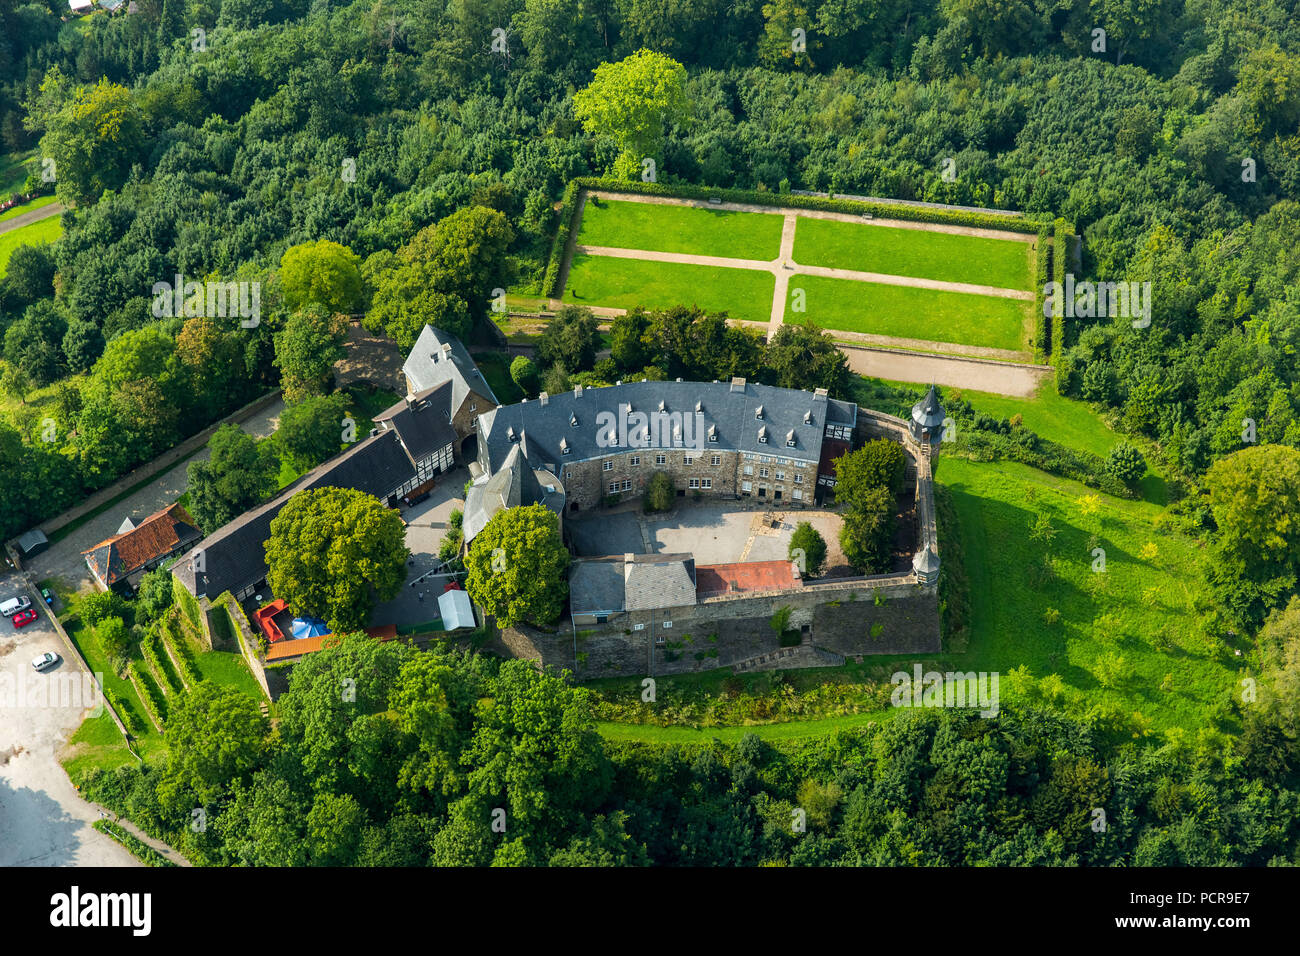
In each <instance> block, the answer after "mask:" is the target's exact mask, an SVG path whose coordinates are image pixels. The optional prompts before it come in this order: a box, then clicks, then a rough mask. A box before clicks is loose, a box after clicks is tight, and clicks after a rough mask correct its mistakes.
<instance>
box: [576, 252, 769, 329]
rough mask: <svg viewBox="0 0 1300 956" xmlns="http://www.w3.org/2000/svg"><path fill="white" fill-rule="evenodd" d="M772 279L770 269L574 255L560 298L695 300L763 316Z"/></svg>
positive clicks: (631, 303) (626, 303) (627, 303)
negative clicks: (728, 267)
mask: <svg viewBox="0 0 1300 956" xmlns="http://www.w3.org/2000/svg"><path fill="white" fill-rule="evenodd" d="M775 285H776V280H775V278H774V277H773V276H772V274H771V273H770V272H759V271H757V270H752V269H724V268H714V267H712V266H696V265H680V264H678V263H671V262H646V261H644V260H641V259H613V258H610V257H608V256H588V255H577V256H574V258H573V265H572V267H571V268H570V269H569V281H568V285H567V286H566V287H565V290H564V301H565V302H573V303H576V304H578V305H603V306H609V307H612V308H623V309H632V308H635V307H636V306H638V305H640V306H644V307H646V308H647V309H666V308H671V307H672V306H675V305H697V306H699V307H700V308H702V309H706V310H708V311H710V312H722V311H726V312H727V313H728V314H729V315H730V316H731V318H733V319H746V320H748V321H751V322H767V321H768V320H769V319H770V318H771V317H772V293H773V291H774V289H775Z"/></svg>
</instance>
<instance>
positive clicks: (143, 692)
mask: <svg viewBox="0 0 1300 956" xmlns="http://www.w3.org/2000/svg"><path fill="white" fill-rule="evenodd" d="M126 668H127V670H128V671H129V672H130V673H131V682H132V683H133V684H135V689H136V691H137V692H138V693H139V695H140V703H142V704H144V709H145V710H147V711H148V712H149V717H150V719H151V720H153V723H154V726H155V727H157V728H158V729H159V730H160V731H161V730H163V729H164V726H165V722H164V721H163V714H164V713H166V710H167V705H166V704H165V703H164V702H163V699H162V697H161V696H160V692H159V690H158V688H157V686H156V685H155V684H154V682H153V680H152V679H151V678H150V677H149V675H148V674H146V673H145V671H144V668H143V667H141V666H140V662H139V661H131V662H130V663H128V664H127V665H126Z"/></svg>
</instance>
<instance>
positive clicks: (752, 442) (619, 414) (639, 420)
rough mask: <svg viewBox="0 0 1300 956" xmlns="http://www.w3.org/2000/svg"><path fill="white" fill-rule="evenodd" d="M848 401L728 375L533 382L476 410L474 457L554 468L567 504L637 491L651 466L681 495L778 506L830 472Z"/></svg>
mask: <svg viewBox="0 0 1300 956" xmlns="http://www.w3.org/2000/svg"><path fill="white" fill-rule="evenodd" d="M856 423H857V406H856V405H854V404H852V403H849V402H841V401H837V400H835V399H831V398H829V397H828V396H827V394H826V391H825V389H818V390H816V391H815V392H805V391H800V390H797V389H787V388H776V387H773V386H769V385H755V384H750V383H748V382H746V381H745V380H744V379H743V378H737V379H733V380H732V381H731V382H711V383H710V382H681V381H678V382H650V381H646V382H629V383H620V384H618V385H613V386H607V387H604V388H583V387H581V386H579V387H577V388H574V389H573V391H572V392H565V393H563V394H561V395H547V394H546V393H545V392H543V393H542V394H541V395H540V396H539V397H538V399H537V400H536V401H532V402H529V401H524V402H520V403H519V404H517V405H506V406H501V407H498V408H495V409H493V410H491V411H488V412H486V413H484V414H482V415H480V416H479V424H478V433H479V441H478V466H479V469H480V471H481V472H482V473H483V474H487V475H491V474H494V473H496V472H497V471H498V470H500V469H501V468H503V467H504V466H505V463H506V460H507V458H509V457H510V456H511V455H512V454H513V453H514V450H515V449H518V454H519V455H521V456H522V457H523V458H524V459H525V460H527V462H528V463H529V465H531V466H532V467H533V468H535V469H543V470H545V471H548V472H550V473H551V474H554V475H556V476H557V477H559V478H560V479H561V480H562V481H563V483H564V488H565V496H566V497H565V503H566V506H567V508H568V510H569V511H570V512H576V511H581V510H590V509H591V508H594V507H596V506H598V505H600V504H602V503H607V502H611V501H617V500H619V499H620V498H623V497H627V496H631V495H639V494H641V493H642V492H643V491H644V490H645V486H646V483H647V482H648V481H649V479H650V477H651V476H652V475H654V474H655V472H657V471H664V472H667V473H668V474H669V475H670V476H671V478H672V481H673V484H674V487H675V488H676V490H677V493H678V494H679V495H686V494H700V495H704V494H711V495H721V496H727V497H733V498H746V497H753V498H755V499H758V500H764V501H770V502H772V503H773V505H779V506H781V507H796V508H797V507H802V506H805V505H808V504H811V503H812V502H813V501H814V498H815V493H816V489H817V487H818V484H819V480H820V479H821V478H825V479H826V481H824V482H821V484H822V485H823V487H825V486H828V485H833V484H834V468H833V465H832V464H831V462H832V461H833V459H827V458H826V457H825V456H824V455H823V447H824V446H825V444H826V443H827V442H828V441H830V442H835V443H837V444H836V445H835V446H834V447H836V448H840V447H845V448H847V447H848V446H849V445H850V444H851V442H852V437H853V430H854V427H855V426H856Z"/></svg>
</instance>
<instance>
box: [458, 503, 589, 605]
mask: <svg viewBox="0 0 1300 956" xmlns="http://www.w3.org/2000/svg"><path fill="white" fill-rule="evenodd" d="M568 567H569V552H568V550H567V549H566V548H565V547H564V542H563V540H561V538H560V526H559V522H558V521H557V520H556V518H555V515H554V514H553V513H552V512H551V511H550V510H549V509H547V508H546V507H545V506H543V505H540V504H533V505H527V506H525V507H520V508H505V509H503V510H501V511H498V512H497V513H496V514H494V515H493V516H492V518H491V520H489V521H488V523H487V525H486V526H485V527H484V528H483V530H482V531H480V532H479V533H478V535H476V536H475V538H474V540H473V542H472V543H471V544H470V548H469V554H468V555H467V556H466V558H465V570H466V572H467V573H466V578H465V587H466V589H467V590H468V591H469V594H470V597H472V598H473V599H474V601H475V602H476V603H477V604H479V605H480V606H481V607H482V608H483V609H484V610H485V611H487V613H488V614H491V615H492V616H493V617H494V618H496V622H497V625H498V626H500V627H512V626H514V625H515V624H518V623H520V622H522V621H528V622H531V623H534V624H549V623H551V622H552V621H554V620H556V619H557V618H559V616H560V614H561V613H563V611H564V602H565V599H566V598H567V597H568V594H569V584H568V581H567V579H566V577H565V574H566V572H567V570H568Z"/></svg>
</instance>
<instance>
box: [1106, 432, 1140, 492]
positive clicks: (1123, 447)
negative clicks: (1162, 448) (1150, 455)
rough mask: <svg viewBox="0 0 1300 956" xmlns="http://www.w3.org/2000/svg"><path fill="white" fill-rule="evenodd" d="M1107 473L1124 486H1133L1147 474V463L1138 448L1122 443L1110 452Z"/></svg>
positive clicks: (1107, 460) (1128, 443)
mask: <svg viewBox="0 0 1300 956" xmlns="http://www.w3.org/2000/svg"><path fill="white" fill-rule="evenodd" d="M1106 471H1107V472H1108V473H1110V474H1111V475H1113V476H1114V477H1115V478H1118V479H1119V480H1120V481H1122V482H1124V484H1126V485H1133V484H1136V483H1137V482H1138V480H1139V479H1140V478H1141V477H1142V476H1143V475H1145V474H1146V472H1147V462H1146V459H1145V458H1143V457H1142V452H1140V451H1138V449H1137V446H1135V445H1133V444H1132V443H1130V442H1126V441H1122V442H1120V443H1119V444H1117V445H1116V446H1115V447H1114V448H1112V449H1111V450H1110V455H1109V456H1108V457H1107V459H1106Z"/></svg>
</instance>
